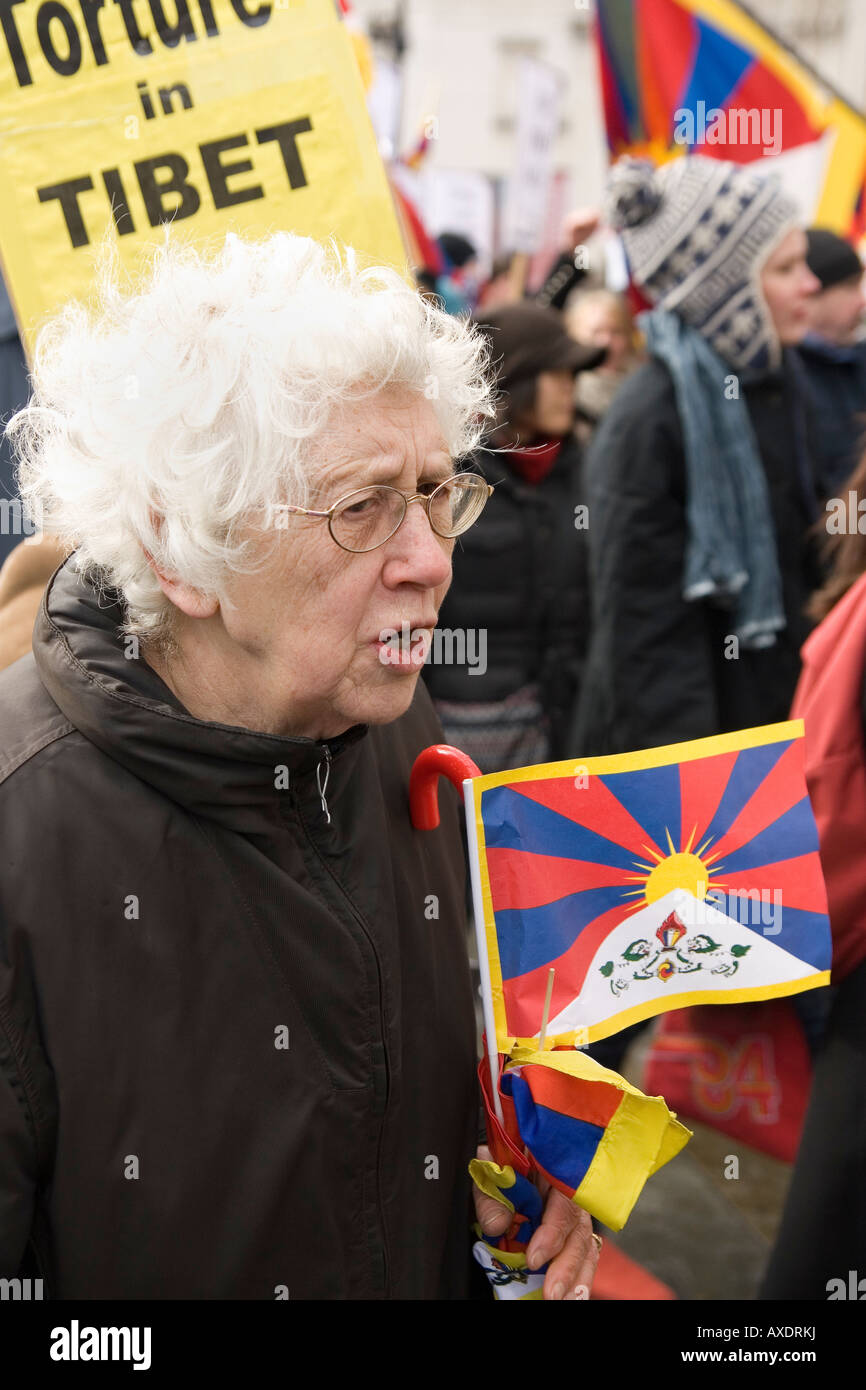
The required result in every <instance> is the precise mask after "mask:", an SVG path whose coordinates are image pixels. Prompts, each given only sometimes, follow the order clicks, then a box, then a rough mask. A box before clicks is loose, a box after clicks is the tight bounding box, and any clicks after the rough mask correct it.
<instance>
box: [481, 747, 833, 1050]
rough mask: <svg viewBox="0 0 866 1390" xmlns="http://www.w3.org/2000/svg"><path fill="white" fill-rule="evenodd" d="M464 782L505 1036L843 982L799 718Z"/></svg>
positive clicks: (586, 1033)
mask: <svg viewBox="0 0 866 1390" xmlns="http://www.w3.org/2000/svg"><path fill="white" fill-rule="evenodd" d="M464 785H465V788H466V796H467V807H468V808H470V811H471V825H470V837H469V838H470V845H471V846H472V850H471V868H472V872H473V876H474V880H475V887H476V901H477V902H480V904H481V911H482V914H483V929H484V938H485V944H486V952H485V955H486V960H485V962H484V964H485V965H486V966H487V968H488V969H489V982H490V992H491V996H492V1001H493V1017H494V1020H495V1025H496V1045H497V1049H498V1051H499V1052H500V1053H504V1054H506V1055H509V1054H511V1052H512V1049H513V1047H514V1045H515V1043H520V1044H524V1045H529V1044H531V1043H534V1042H535V1040H536V1039H537V1038H538V1036H539V1033H540V1030H541V1025H542V1021H543V1017H544V1006H545V996H546V992H547V988H548V983H549V975H550V971H551V968H553V970H554V978H553V987H552V995H551V1002H550V1006H549V1017H548V1026H547V1032H546V1040H547V1045H548V1046H549V1047H557V1046H559V1047H565V1046H581V1045H582V1044H585V1043H590V1042H593V1041H594V1040H596V1039H598V1038H604V1037H607V1036H609V1035H610V1034H612V1033H616V1032H619V1030H620V1029H622V1028H625V1027H627V1026H628V1025H629V1024H632V1023H636V1022H638V1021H639V1020H641V1019H645V1018H649V1017H651V1016H653V1015H655V1014H660V1013H664V1012H666V1011H667V1010H669V1009H678V1008H683V1007H685V1006H687V1005H691V1004H727V1003H741V1002H743V1001H745V1000H756V999H771V998H776V997H778V996H782V995H789V994H796V993H798V992H800V991H803V990H807V989H814V988H817V987H818V986H821V985H825V984H828V983H829V979H830V959H831V942H830V925H829V919H828V916H827V896H826V891H825V888H824V880H823V876H822V873H821V865H820V860H819V856H818V834H817V830H816V826H815V819H814V816H813V814H812V808H811V805H810V803H809V797H808V793H807V790H806V782H805V776H804V770H803V724H802V721H792V722H790V723H786V724H775V725H771V726H768V727H765V728H759V729H748V730H744V731H741V732H739V733H732V734H722V735H718V736H715V737H713V738H706V739H698V740H696V741H694V742H692V743H682V744H675V745H672V746H670V747H667V748H653V749H650V750H648V751H646V752H642V753H626V754H618V755H616V756H612V757H603V758H593V759H590V760H588V761H587V762H584V763H577V764H576V763H574V762H567V763H566V762H561V763H547V764H543V765H541V766H538V767H525V768H519V769H517V770H514V771H509V772H502V773H495V774H493V775H490V776H485V777H476V778H472V779H471V780H469V781H467V782H466V783H465V784H464Z"/></svg>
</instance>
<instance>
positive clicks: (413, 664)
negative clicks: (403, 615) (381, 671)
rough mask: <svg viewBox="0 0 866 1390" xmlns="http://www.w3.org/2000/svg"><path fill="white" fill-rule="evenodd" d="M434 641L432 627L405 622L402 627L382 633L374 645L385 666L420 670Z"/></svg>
mask: <svg viewBox="0 0 866 1390" xmlns="http://www.w3.org/2000/svg"><path fill="white" fill-rule="evenodd" d="M432 641H433V630H432V628H429V627H410V626H409V624H408V623H403V624H402V626H401V627H400V628H389V629H386V630H385V631H384V632H382V633H380V635H379V637H378V638H377V639H376V640H375V641H374V643H373V646H374V647H375V648H376V654H377V656H378V658H379V661H380V662H381V663H382V665H383V666H393V667H396V668H397V669H398V670H403V671H420V670H421V668H422V666H423V665H424V663H425V662H426V660H427V656H428V653H429V651H430V646H431V643H432Z"/></svg>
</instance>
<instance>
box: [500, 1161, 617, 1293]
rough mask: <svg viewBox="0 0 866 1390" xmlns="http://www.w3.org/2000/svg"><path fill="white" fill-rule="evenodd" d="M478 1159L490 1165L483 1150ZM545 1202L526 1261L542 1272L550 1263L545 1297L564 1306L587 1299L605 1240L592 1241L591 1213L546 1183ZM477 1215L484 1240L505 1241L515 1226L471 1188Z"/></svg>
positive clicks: (541, 1189) (541, 1185) (504, 1212)
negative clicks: (495, 1239) (496, 1239)
mask: <svg viewBox="0 0 866 1390" xmlns="http://www.w3.org/2000/svg"><path fill="white" fill-rule="evenodd" d="M477 1157H478V1158H481V1159H487V1160H488V1161H489V1160H491V1159H492V1157H493V1155H492V1154H491V1152H490V1150H489V1149H488V1148H487V1147H486V1146H484V1145H482V1147H481V1148H479V1150H478V1154H477ZM538 1190H539V1192H540V1193H541V1195H542V1197H544V1196H545V1195H546V1197H547V1200H546V1202H545V1204H544V1214H543V1216H542V1219H541V1225H540V1226H539V1227H538V1230H537V1231H536V1232H535V1235H534V1236H533V1237H532V1240H531V1241H530V1242H529V1246H528V1248H527V1252H526V1260H527V1264H528V1266H529V1268H530V1269H538V1268H539V1267H540V1266H541V1265H543V1264H545V1263H546V1262H547V1261H548V1260H549V1261H550V1268H549V1269H548V1271H547V1273H546V1275H545V1276H544V1297H545V1298H546V1299H562V1300H563V1301H564V1302H569V1301H574V1302H577V1301H578V1300H580V1299H587V1298H589V1291H590V1289H591V1288H592V1281H593V1279H594V1278H595V1271H596V1267H597V1265H598V1257H599V1252H600V1250H601V1237H600V1236H595V1237H594V1236H593V1231H592V1221H591V1220H590V1216H589V1213H588V1212H586V1211H584V1210H583V1208H582V1207H579V1206H577V1205H576V1203H574V1202H571V1201H569V1199H568V1198H567V1197H564V1196H563V1194H562V1193H561V1192H557V1190H556V1188H554V1187H551V1186H550V1184H549V1183H548V1182H545V1181H544V1180H543V1179H542V1180H540V1181H539V1183H538ZM473 1194H474V1197H475V1215H476V1217H477V1219H478V1224H479V1226H480V1227H481V1229H482V1231H483V1232H484V1233H485V1235H489V1236H494V1237H495V1236H501V1235H503V1234H504V1233H505V1231H507V1230H508V1227H509V1225H510V1224H511V1219H512V1218H511V1213H510V1211H508V1210H507V1208H505V1207H503V1206H502V1204H501V1203H500V1202H497V1201H495V1200H494V1199H493V1198H492V1197H488V1196H487V1195H486V1194H485V1193H483V1192H481V1191H479V1189H478V1188H477V1187H473Z"/></svg>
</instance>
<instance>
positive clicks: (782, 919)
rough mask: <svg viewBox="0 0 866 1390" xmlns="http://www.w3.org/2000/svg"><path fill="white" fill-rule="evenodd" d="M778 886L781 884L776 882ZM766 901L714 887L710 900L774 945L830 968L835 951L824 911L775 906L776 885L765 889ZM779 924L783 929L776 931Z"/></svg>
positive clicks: (806, 962)
mask: <svg viewBox="0 0 866 1390" xmlns="http://www.w3.org/2000/svg"><path fill="white" fill-rule="evenodd" d="M777 886H778V885H777ZM765 893H766V894H767V901H766V902H761V901H755V899H754V898H752V899H749V898H747V897H746V896H745V895H743V896H741V897H739V898H738V897H737V896H736V894H735V893H733V892H731V893H723V892H722V891H721V889H716V888H714V889H713V890H712V893H711V895H710V899H709V900H710V902H711V903H712V905H713V907H717V908H718V910H719V912H724V913H725V914H726V915H727V916H728V917H730V918H732V919H733V921H735V922H739V924H740V926H741V927H748V928H749V929H750V930H751V931H753V932H754V933H755V935H756V936H766V938H767V940H768V941H771V942H772V943H773V945H774V946H780V947H781V948H782V950H783V951H789V952H790V953H791V955H792V956H797V958H798V959H799V960H801V961H803V962H804V964H806V965H812V966H814V968H815V969H816V970H829V969H830V963H831V958H832V954H833V943H832V939H831V936H830V921H829V918H828V917H827V915H826V913H824V912H806V911H805V910H804V909H803V908H801V907H776V905H775V903H774V900H773V889H772V887H769V888H767V889H765ZM776 927H780V928H781V930H780V931H778V932H777V931H776Z"/></svg>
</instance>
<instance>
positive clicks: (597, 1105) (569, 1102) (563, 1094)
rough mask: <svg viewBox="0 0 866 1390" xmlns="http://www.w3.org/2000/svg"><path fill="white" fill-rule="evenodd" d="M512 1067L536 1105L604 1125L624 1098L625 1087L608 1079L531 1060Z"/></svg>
mask: <svg viewBox="0 0 866 1390" xmlns="http://www.w3.org/2000/svg"><path fill="white" fill-rule="evenodd" d="M512 1070H513V1071H518V1072H519V1073H520V1075H521V1076H522V1077H523V1079H524V1081H525V1082H526V1084H527V1085H528V1087H529V1089H530V1091H531V1092H532V1099H533V1100H534V1101H535V1103H536V1105H544V1106H546V1107H547V1109H548V1110H555V1111H556V1112H557V1114H559V1115H567V1116H568V1117H569V1118H570V1119H572V1120H584V1121H585V1122H586V1123H587V1124H591V1125H598V1126H599V1128H601V1129H607V1126H608V1125H609V1124H610V1122H611V1120H612V1119H613V1117H614V1115H615V1114H616V1112H617V1110H618V1109H619V1106H620V1103H621V1101H622V1097H623V1093H622V1091H621V1090H620V1089H619V1087H617V1086H612V1085H611V1084H610V1082H608V1081H584V1080H583V1078H582V1077H579V1076H568V1075H566V1074H565V1073H564V1072H560V1071H556V1070H554V1068H552V1067H545V1066H541V1065H540V1064H535V1063H531V1062H530V1063H527V1064H526V1065H524V1066H521V1067H515V1068H512Z"/></svg>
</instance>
